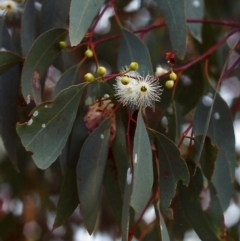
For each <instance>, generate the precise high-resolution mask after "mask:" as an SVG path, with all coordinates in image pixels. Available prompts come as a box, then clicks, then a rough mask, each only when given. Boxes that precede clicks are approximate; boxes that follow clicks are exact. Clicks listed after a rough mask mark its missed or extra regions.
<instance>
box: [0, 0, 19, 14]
mask: <svg viewBox="0 0 240 241" xmlns="http://www.w3.org/2000/svg"><path fill="white" fill-rule="evenodd" d="M0 9H1V10H3V11H4V13H5V14H14V13H18V12H22V8H21V7H20V4H19V3H17V2H14V1H11V0H10V1H3V2H1V3H0Z"/></svg>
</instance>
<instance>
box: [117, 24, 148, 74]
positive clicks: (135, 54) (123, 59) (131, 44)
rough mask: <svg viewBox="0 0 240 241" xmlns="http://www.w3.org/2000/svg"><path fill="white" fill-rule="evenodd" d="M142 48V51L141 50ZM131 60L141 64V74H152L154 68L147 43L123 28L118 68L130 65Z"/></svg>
mask: <svg viewBox="0 0 240 241" xmlns="http://www.w3.org/2000/svg"><path fill="white" fill-rule="evenodd" d="M139 50H141V51H139ZM131 62H137V63H138V64H139V70H138V71H139V72H140V74H146V75H147V74H152V73H153V68H152V64H151V59H150V55H149V52H148V49H147V47H146V45H145V44H144V43H143V42H142V41H141V40H140V39H139V38H138V37H137V36H135V35H134V34H132V33H130V32H129V31H128V30H126V29H124V28H123V29H122V38H121V43H120V48H119V54H118V68H119V69H122V68H124V67H125V66H129V64H130V63H131Z"/></svg>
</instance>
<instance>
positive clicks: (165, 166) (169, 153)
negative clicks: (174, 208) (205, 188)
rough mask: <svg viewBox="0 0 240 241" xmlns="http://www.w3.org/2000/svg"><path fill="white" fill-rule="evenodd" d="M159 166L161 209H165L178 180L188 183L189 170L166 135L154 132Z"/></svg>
mask: <svg viewBox="0 0 240 241" xmlns="http://www.w3.org/2000/svg"><path fill="white" fill-rule="evenodd" d="M155 135H156V147H157V153H158V159H159V168H160V180H159V182H160V198H161V202H160V203H161V209H162V210H163V211H167V208H168V207H169V206H170V204H171V201H172V198H173V197H174V195H175V192H176V187H177V183H178V181H180V180H182V181H183V183H184V185H188V183H189V172H188V168H187V165H186V163H185V161H184V160H183V159H182V157H181V155H180V152H179V150H178V148H177V147H176V145H175V144H174V143H173V142H172V141H171V140H170V139H168V138H167V137H166V136H164V135H162V134H160V133H155Z"/></svg>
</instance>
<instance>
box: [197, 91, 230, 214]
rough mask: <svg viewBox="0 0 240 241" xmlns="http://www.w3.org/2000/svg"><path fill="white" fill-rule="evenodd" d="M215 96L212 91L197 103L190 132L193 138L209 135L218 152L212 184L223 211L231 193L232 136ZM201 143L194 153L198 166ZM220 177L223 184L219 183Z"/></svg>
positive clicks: (226, 114) (221, 102)
mask: <svg viewBox="0 0 240 241" xmlns="http://www.w3.org/2000/svg"><path fill="white" fill-rule="evenodd" d="M214 94H215V92H214V91H213V90H212V89H211V90H210V91H209V92H208V93H205V95H203V97H202V98H201V100H200V101H199V103H198V105H197V109H196V112H195V115H194V120H193V132H194V135H195V136H197V135H203V137H205V136H206V135H207V136H209V137H210V138H211V141H212V143H213V144H214V145H217V147H218V149H219V152H218V156H217V161H216V164H215V170H214V173H213V177H212V181H213V184H214V186H215V188H216V190H217V193H218V194H219V197H220V200H221V203H222V205H223V208H224V210H225V209H226V208H227V207H228V205H229V202H230V199H231V195H229V193H231V192H232V180H233V178H234V172H235V136H234V130H233V123H232V118H231V114H230V111H229V108H228V106H227V104H226V103H225V101H224V100H223V99H222V98H221V97H220V96H219V95H218V94H216V96H215V97H214ZM226 134H227V138H226ZM203 140H204V138H203ZM203 144H204V143H203V142H202V143H201V145H200V148H199V151H198V153H197V157H196V160H195V161H196V162H197V163H198V162H199V161H200V158H201V155H202V150H203ZM222 175H224V185H223V182H222V181H221V179H222Z"/></svg>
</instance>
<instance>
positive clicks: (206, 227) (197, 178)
mask: <svg viewBox="0 0 240 241" xmlns="http://www.w3.org/2000/svg"><path fill="white" fill-rule="evenodd" d="M203 182H204V180H203V178H202V174H201V171H200V169H197V171H196V173H195V175H194V176H192V178H191V181H190V185H189V187H185V186H183V185H182V184H181V185H180V187H179V195H180V202H181V204H180V205H181V207H182V209H183V211H184V213H185V215H186V218H187V219H188V221H189V223H191V225H192V227H193V228H194V230H195V231H196V233H197V234H198V236H199V238H200V239H201V240H204V241H223V240H225V237H224V217H223V210H222V208H221V204H220V201H219V198H218V195H217V194H216V190H215V188H214V186H213V185H212V183H211V182H209V183H208V186H207V187H204V185H203Z"/></svg>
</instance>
